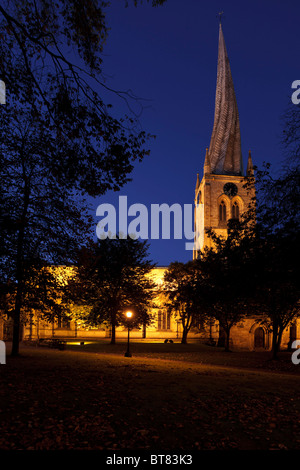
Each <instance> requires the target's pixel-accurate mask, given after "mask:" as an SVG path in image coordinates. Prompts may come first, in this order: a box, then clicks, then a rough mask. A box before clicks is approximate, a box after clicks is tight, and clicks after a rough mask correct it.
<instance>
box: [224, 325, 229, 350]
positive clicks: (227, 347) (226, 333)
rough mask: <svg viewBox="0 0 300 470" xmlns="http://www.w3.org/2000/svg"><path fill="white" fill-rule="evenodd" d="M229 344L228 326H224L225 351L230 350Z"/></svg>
mask: <svg viewBox="0 0 300 470" xmlns="http://www.w3.org/2000/svg"><path fill="white" fill-rule="evenodd" d="M229 344H230V328H226V330H225V351H226V352H230V348H229Z"/></svg>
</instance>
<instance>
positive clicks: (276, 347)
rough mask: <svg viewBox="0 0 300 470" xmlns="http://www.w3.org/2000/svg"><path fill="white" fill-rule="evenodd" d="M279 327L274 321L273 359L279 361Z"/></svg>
mask: <svg viewBox="0 0 300 470" xmlns="http://www.w3.org/2000/svg"><path fill="white" fill-rule="evenodd" d="M278 336H279V335H278V325H277V323H276V322H274V321H273V334H272V357H273V359H278V352H279V346H280V345H279V343H278Z"/></svg>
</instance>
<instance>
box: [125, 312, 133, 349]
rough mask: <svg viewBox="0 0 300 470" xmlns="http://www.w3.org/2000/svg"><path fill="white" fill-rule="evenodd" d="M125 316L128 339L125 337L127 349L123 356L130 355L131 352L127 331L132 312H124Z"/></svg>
mask: <svg viewBox="0 0 300 470" xmlns="http://www.w3.org/2000/svg"><path fill="white" fill-rule="evenodd" d="M125 315H126V317H127V325H128V339H127V351H126V353H125V354H124V356H125V357H131V352H130V350H129V331H130V319H131V317H132V312H130V311H128V312H126V313H125Z"/></svg>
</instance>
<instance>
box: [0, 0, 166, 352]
mask: <svg viewBox="0 0 300 470" xmlns="http://www.w3.org/2000/svg"><path fill="white" fill-rule="evenodd" d="M135 3H136V4H138V3H139V2H135ZM162 3H163V1H153V2H152V4H153V6H157V5H158V4H162ZM108 6H109V3H108V2H105V1H102V0H78V1H76V2H68V1H66V0H59V1H58V2H54V1H53V0H28V1H27V0H26V1H25V0H21V1H18V2H16V1H10V0H4V1H3V2H1V5H0V30H1V37H0V39H1V40H0V76H1V79H2V80H3V81H4V82H5V84H6V91H7V100H6V105H5V106H1V107H0V122H1V126H0V141H1V155H0V175H1V188H0V204H1V213H0V229H1V232H0V233H1V243H0V245H1V247H0V256H1V262H0V269H1V275H2V279H3V283H4V284H5V283H6V282H7V280H8V279H10V280H11V282H12V283H13V284H14V285H15V286H16V295H15V309H14V334H13V347H12V354H13V355H17V354H18V352H19V332H20V315H21V310H22V306H23V301H24V298H25V297H24V296H25V294H26V292H25V286H26V282H25V265H26V266H27V267H28V266H29V265H32V267H33V268H34V267H35V264H36V262H37V264H38V265H41V264H42V265H43V266H45V265H47V264H50V263H61V262H62V263H63V264H68V263H71V262H72V260H73V254H74V253H75V251H76V250H77V249H78V246H80V245H81V244H82V241H83V239H84V238H87V237H88V235H89V227H88V225H87V222H88V219H87V217H86V215H87V213H86V206H85V205H83V204H82V202H83V197H84V195H88V196H91V197H96V196H99V195H102V194H104V193H105V192H106V191H107V190H119V189H120V188H121V187H122V186H123V185H124V184H125V183H126V182H128V181H129V180H130V173H131V172H132V170H133V167H134V164H135V162H137V161H142V160H143V158H144V157H145V155H147V154H148V153H149V152H148V150H147V149H146V148H145V144H146V141H147V140H148V138H149V137H150V135H149V134H148V135H146V133H145V132H144V131H143V130H141V129H140V127H139V125H138V121H137V115H136V114H134V113H132V112H131V110H130V103H131V100H135V103H139V104H140V106H141V108H140V109H142V101H140V100H139V99H138V98H137V97H135V96H134V95H133V94H131V93H129V92H122V91H119V90H113V89H111V88H110V87H109V86H108V84H107V81H106V80H105V79H104V73H103V70H102V54H103V47H104V44H105V39H106V37H107V34H108V26H107V24H106V20H105V12H106V8H107V7H108ZM110 93H112V94H113V95H114V96H117V97H119V98H120V99H122V100H124V101H125V102H126V103H127V105H128V108H129V115H128V116H123V117H121V118H119V117H118V118H116V117H114V116H113V114H112V106H111V105H110V104H109V103H107V102H105V101H106V99H105V98H107V96H109V94H110ZM104 97H105V98H104ZM26 269H27V268H26Z"/></svg>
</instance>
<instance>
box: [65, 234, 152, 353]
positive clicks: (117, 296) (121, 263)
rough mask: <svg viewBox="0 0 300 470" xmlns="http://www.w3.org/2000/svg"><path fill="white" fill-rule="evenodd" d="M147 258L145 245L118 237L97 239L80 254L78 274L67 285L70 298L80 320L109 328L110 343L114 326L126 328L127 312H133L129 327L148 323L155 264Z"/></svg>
mask: <svg viewBox="0 0 300 470" xmlns="http://www.w3.org/2000/svg"><path fill="white" fill-rule="evenodd" d="M147 257H148V245H147V243H146V242H141V241H139V240H137V239H131V238H127V239H119V238H118V237H116V239H108V238H107V239H104V240H99V241H98V242H97V243H92V244H90V246H88V247H86V248H84V249H83V250H82V251H81V252H80V253H79V256H78V262H77V266H76V268H77V274H76V276H75V278H74V280H73V281H70V283H69V292H70V298H72V299H73V302H74V303H75V304H77V305H78V306H80V307H81V314H79V315H80V318H81V320H83V321H84V322H86V323H88V324H90V325H93V326H99V325H100V324H103V323H106V324H108V325H109V326H110V327H111V343H112V344H115V341H116V333H115V332H116V327H117V326H118V325H124V326H125V325H126V318H125V311H126V309H130V310H132V311H133V313H134V316H133V319H132V322H131V326H132V327H139V326H140V325H146V324H149V323H150V321H151V315H150V314H149V310H150V308H151V307H152V306H153V300H154V295H155V291H154V289H155V285H154V283H153V282H152V281H151V279H150V276H149V274H150V271H151V269H152V268H153V267H154V265H153V264H152V263H151V262H150V261H149V260H148V259H147ZM79 310H80V309H79Z"/></svg>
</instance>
